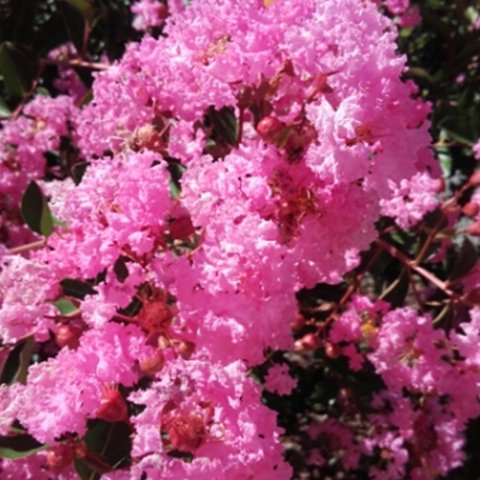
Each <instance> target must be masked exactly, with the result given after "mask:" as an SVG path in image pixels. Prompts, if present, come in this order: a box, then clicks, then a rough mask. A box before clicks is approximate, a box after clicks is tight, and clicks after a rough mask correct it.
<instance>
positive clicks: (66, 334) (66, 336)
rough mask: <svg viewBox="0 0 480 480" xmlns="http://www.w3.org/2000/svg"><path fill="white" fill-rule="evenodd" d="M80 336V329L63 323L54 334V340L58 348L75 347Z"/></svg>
mask: <svg viewBox="0 0 480 480" xmlns="http://www.w3.org/2000/svg"><path fill="white" fill-rule="evenodd" d="M81 336H82V329H81V328H79V327H76V326H74V325H69V324H64V325H60V326H59V327H58V330H57V333H56V335H55V341H56V342H57V345H58V346H59V347H60V348H63V347H68V348H72V349H75V348H77V347H78V344H79V339H80V337H81Z"/></svg>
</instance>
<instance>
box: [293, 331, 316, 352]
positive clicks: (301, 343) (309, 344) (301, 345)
mask: <svg viewBox="0 0 480 480" xmlns="http://www.w3.org/2000/svg"><path fill="white" fill-rule="evenodd" d="M319 343H320V342H319V340H318V337H317V335H315V334H314V333H307V334H306V335H304V336H303V337H302V338H300V339H298V340H297V341H296V342H295V344H294V349H295V350H296V351H297V352H301V351H303V350H315V349H316V348H317V347H318V345H319Z"/></svg>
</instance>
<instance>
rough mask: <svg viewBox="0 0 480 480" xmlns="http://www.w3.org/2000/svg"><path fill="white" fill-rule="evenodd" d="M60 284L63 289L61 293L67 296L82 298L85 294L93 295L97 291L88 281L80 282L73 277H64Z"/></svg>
mask: <svg viewBox="0 0 480 480" xmlns="http://www.w3.org/2000/svg"><path fill="white" fill-rule="evenodd" d="M60 285H61V286H62V289H63V294H64V295H67V296H69V297H75V298H79V299H80V300H83V299H84V298H85V297H86V296H87V295H94V294H95V293H97V292H96V291H95V289H94V288H93V287H92V285H91V284H90V283H87V282H82V281H81V280H76V279H74V278H64V279H63V280H62V281H61V282H60Z"/></svg>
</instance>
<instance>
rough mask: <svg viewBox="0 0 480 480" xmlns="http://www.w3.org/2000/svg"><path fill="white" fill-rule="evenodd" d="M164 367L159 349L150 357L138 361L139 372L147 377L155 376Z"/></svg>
mask: <svg viewBox="0 0 480 480" xmlns="http://www.w3.org/2000/svg"><path fill="white" fill-rule="evenodd" d="M164 365H165V357H164V356H163V352H162V351H161V350H160V349H157V350H156V351H155V353H154V354H153V355H152V356H151V357H146V358H144V359H142V360H140V370H141V371H142V372H144V373H146V374H147V375H155V374H156V373H157V372H159V371H160V370H161V369H162V368H163V366H164Z"/></svg>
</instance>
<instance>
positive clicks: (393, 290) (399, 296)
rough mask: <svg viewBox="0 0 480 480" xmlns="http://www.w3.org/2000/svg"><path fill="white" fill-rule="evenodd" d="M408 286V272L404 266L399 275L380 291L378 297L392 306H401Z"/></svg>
mask: <svg viewBox="0 0 480 480" xmlns="http://www.w3.org/2000/svg"><path fill="white" fill-rule="evenodd" d="M408 287H409V277H408V272H407V270H406V269H405V268H404V269H403V270H402V272H401V273H400V275H399V276H398V277H397V278H396V279H395V280H394V281H393V282H392V283H391V284H390V285H389V286H388V287H387V288H386V289H385V290H384V291H383V292H382V294H381V295H380V298H381V299H382V300H385V301H386V302H388V303H390V305H391V306H392V307H393V308H397V307H401V306H402V305H403V303H404V302H405V298H406V297H407V293H408Z"/></svg>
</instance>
